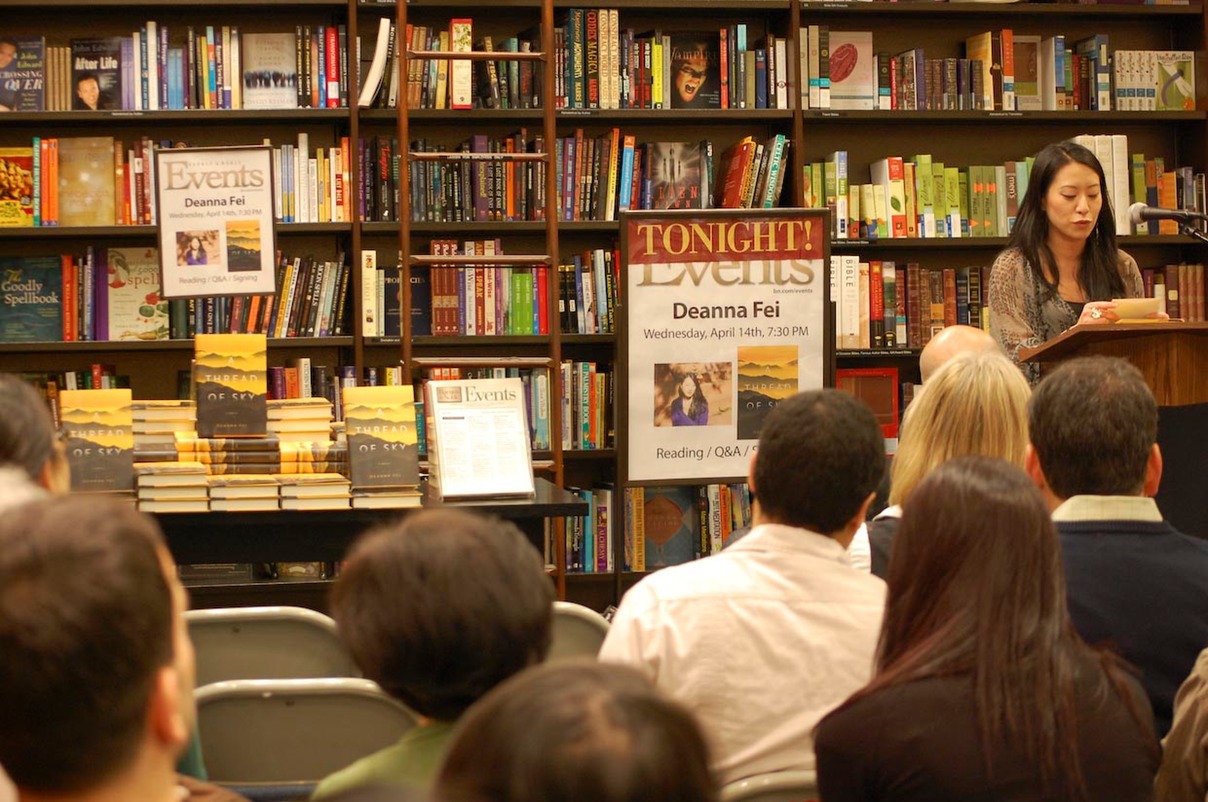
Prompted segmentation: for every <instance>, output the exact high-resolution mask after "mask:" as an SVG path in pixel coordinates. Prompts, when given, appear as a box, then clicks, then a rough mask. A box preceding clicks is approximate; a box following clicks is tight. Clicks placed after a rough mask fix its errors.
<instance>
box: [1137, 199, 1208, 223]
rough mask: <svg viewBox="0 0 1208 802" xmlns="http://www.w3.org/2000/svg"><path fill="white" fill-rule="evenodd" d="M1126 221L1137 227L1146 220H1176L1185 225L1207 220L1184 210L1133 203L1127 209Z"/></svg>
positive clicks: (1198, 214)
mask: <svg viewBox="0 0 1208 802" xmlns="http://www.w3.org/2000/svg"><path fill="white" fill-rule="evenodd" d="M1128 219H1129V221H1130V222H1131V223H1132V224H1133V225H1134V226H1139V225H1140V224H1141V223H1144V222H1146V221H1147V220H1177V221H1179V222H1180V223H1187V222H1190V221H1192V220H1208V216H1206V215H1203V214H1200V213H1199V212H1192V211H1187V210H1186V209H1159V208H1158V207H1156V206H1146V205H1145V204H1144V203H1134V204H1133V205H1132V206H1129V207H1128Z"/></svg>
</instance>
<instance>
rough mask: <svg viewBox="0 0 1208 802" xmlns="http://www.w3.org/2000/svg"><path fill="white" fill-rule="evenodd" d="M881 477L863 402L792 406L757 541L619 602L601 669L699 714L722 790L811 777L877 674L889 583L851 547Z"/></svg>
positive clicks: (831, 395)
mask: <svg viewBox="0 0 1208 802" xmlns="http://www.w3.org/2000/svg"><path fill="white" fill-rule="evenodd" d="M884 472H885V445H884V439H883V438H882V436H881V429H880V427H879V426H878V425H877V421H876V418H875V417H874V416H873V414H872V410H870V409H869V408H868V407H867V406H865V405H864V403H863V402H861V401H859V400H858V399H856V398H855V397H854V396H851V395H848V394H847V393H844V392H841V391H839V390H818V391H814V392H808V393H801V394H798V395H796V396H793V397H792V398H789V399H787V400H785V401H782V402H780V403H779V404H778V405H777V406H776V408H775V409H774V410H772V412H771V414H769V415H768V417H767V419H766V420H765V421H764V425H763V430H762V431H761V433H760V436H759V450H758V452H757V453H756V454H755V456H754V459H753V460H752V464H751V475H750V487H751V490H752V491H753V492H754V493H755V494H756V501H755V504H754V505H753V506H754V516H753V518H754V526H753V527H752V528H751V532H750V534H748V535H747V536H746V537H744V538H743V539H742V540H740V541H738V542H737V543H735V544H733V545H731V546H730V547H729V548H727V549H726V550H724V551H722V552H721V553H720V554H715V555H713V556H712V557H707V558H705V559H703V560H697V561H696V562H692V563H688V564H686V565H677V566H673V567H671V568H664V569H663V570H661V571H657V572H655V573H653V574H651V575H650V576H648V577H646V578H645V579H643V580H642V581H641V582H639V583H638V584H637V585H636V586H635V587H633V588H632V589H631V590H630V591H629V592H628V593H627V594H625V598H624V599H622V600H621V606H620V609H618V611H617V614H616V616H615V618H614V619H613V622H612V627H611V628H610V630H609V632H608V637H607V638H605V640H604V645H603V647H602V648H601V649H600V659H601V660H604V661H608V662H615V663H626V664H629V665H632V666H634V667H635V668H637V669H638V670H639V671H641V672H643V673H644V674H646V676H648V677H650V678H651V679H653V680H654V682H655V684H656V685H657V686H658V687H659V689H660V690H662V691H663V692H664V693H666V694H667V695H669V696H670V697H671V698H673V699H675V700H677V701H679V702H681V703H682V704H684V706H686V707H687V708H688V709H689V710H691V711H692V712H693V713H694V714H696V716H697V717H698V718H699V719H700V721H701V725H702V727H703V728H704V730H705V733H706V735H707V737H708V738H709V743H710V746H711V748H712V749H713V759H714V769H715V770H716V771H717V772H718V774H719V775H720V780H721V782H723V783H728V782H731V781H733V780H738V779H742V778H743V777H749V776H751V775H753V774H761V773H763V772H768V771H783V770H790V769H795V770H801V771H808V770H811V769H813V767H814V760H813V752H812V750H811V749H810V743H811V742H810V738H811V733H812V732H813V729H814V726H815V725H816V724H817V723H818V721H819V719H821V718H822V716H823V715H825V714H826V713H827V712H829V711H830V710H831V709H832V708H833V707H834V706H835V705H837V704H839V703H840V702H841V701H843V700H844V699H845V698H847V696H848V695H849V694H851V693H852V692H853V691H855V690H856V689H857V688H859V687H860V686H861V685H862V684H864V683H865V682H866V681H867V680H868V678H869V676H870V675H871V670H872V658H873V649H874V647H875V645H876V637H877V631H878V630H879V629H880V626H881V615H882V612H883V610H884V606H885V583H884V582H882V581H881V580H880V579H877V578H876V577H873V576H869V574H868V573H867V572H864V571H859V570H856V569H855V568H854V567H852V565H851V563H850V561H849V558H848V555H847V552H846V549H847V547H848V545H849V544H850V543H851V541H852V537H853V535H854V534H855V532H856V529H857V528H859V526H860V525H861V523H862V522H863V521H864V517H865V511H866V510H867V509H868V505H869V504H870V503H871V502H872V499H873V496H874V495H875V491H876V489H877V485H878V484H879V483H880V481H881V476H882V475H883V474H884Z"/></svg>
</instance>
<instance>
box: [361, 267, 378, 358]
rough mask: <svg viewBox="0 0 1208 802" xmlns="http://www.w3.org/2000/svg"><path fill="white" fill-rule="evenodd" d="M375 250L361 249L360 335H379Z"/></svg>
mask: <svg viewBox="0 0 1208 802" xmlns="http://www.w3.org/2000/svg"><path fill="white" fill-rule="evenodd" d="M377 272H378V269H377V251H371V250H363V251H361V335H362V336H364V337H380V336H381V329H380V323H381V315H380V314H379V312H378V308H377Z"/></svg>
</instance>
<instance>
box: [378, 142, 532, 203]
mask: <svg viewBox="0 0 1208 802" xmlns="http://www.w3.org/2000/svg"><path fill="white" fill-rule="evenodd" d="M448 150H449V148H448V147H446V146H444V145H441V144H438V143H435V142H431V141H429V140H426V139H420V140H416V141H414V142H412V143H411V152H412V153H429V152H444V151H448ZM453 150H455V151H457V152H460V153H466V154H507V155H512V154H538V153H543V152H544V151H545V140H544V137H543V136H542V135H541V134H537V135H535V136H532V137H530V135H529V132H528V129H526V128H521V129H519V130H518V131H516V132H514V133H512V134H509V135H507V136H491V135H488V134H473V135H471V136H470V137H469V138H468V139H466V140H464V141H463V142H462V143H461V144H460V145H459V146H457V147H456V148H454V149H453ZM409 170H410V174H409V180H410V187H411V198H410V200H411V219H412V220H417V221H418V220H427V221H434V222H460V221H463V220H466V221H471V220H472V221H477V222H485V221H495V220H499V221H505V220H506V221H511V220H544V219H545V176H546V165H545V162H544V161H539V160H528V161H518V160H515V159H509V158H506V156H501V158H498V159H495V158H491V157H489V156H487V157H483V158H473V159H471V158H462V159H458V160H455V161H434V160H420V159H415V158H412V159H410V160H409ZM394 191H395V192H397V188H395V190H394Z"/></svg>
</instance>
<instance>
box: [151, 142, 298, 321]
mask: <svg viewBox="0 0 1208 802" xmlns="http://www.w3.org/2000/svg"><path fill="white" fill-rule="evenodd" d="M272 165H273V159H272V149H271V148H269V147H268V146H254V147H239V148H182V149H165V150H157V151H156V152H155V183H156V200H157V202H158V205H159V208H158V213H159V237H160V246H159V253H160V264H161V266H162V269H163V296H164V297H165V298H181V297H191V296H204V295H261V294H263V295H267V294H271V293H273V292H274V291H275V289H276V288H275V287H274V283H275V275H274V272H273V265H274V259H275V251H276V244H275V242H276V241H275V239H274V231H273V171H272Z"/></svg>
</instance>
